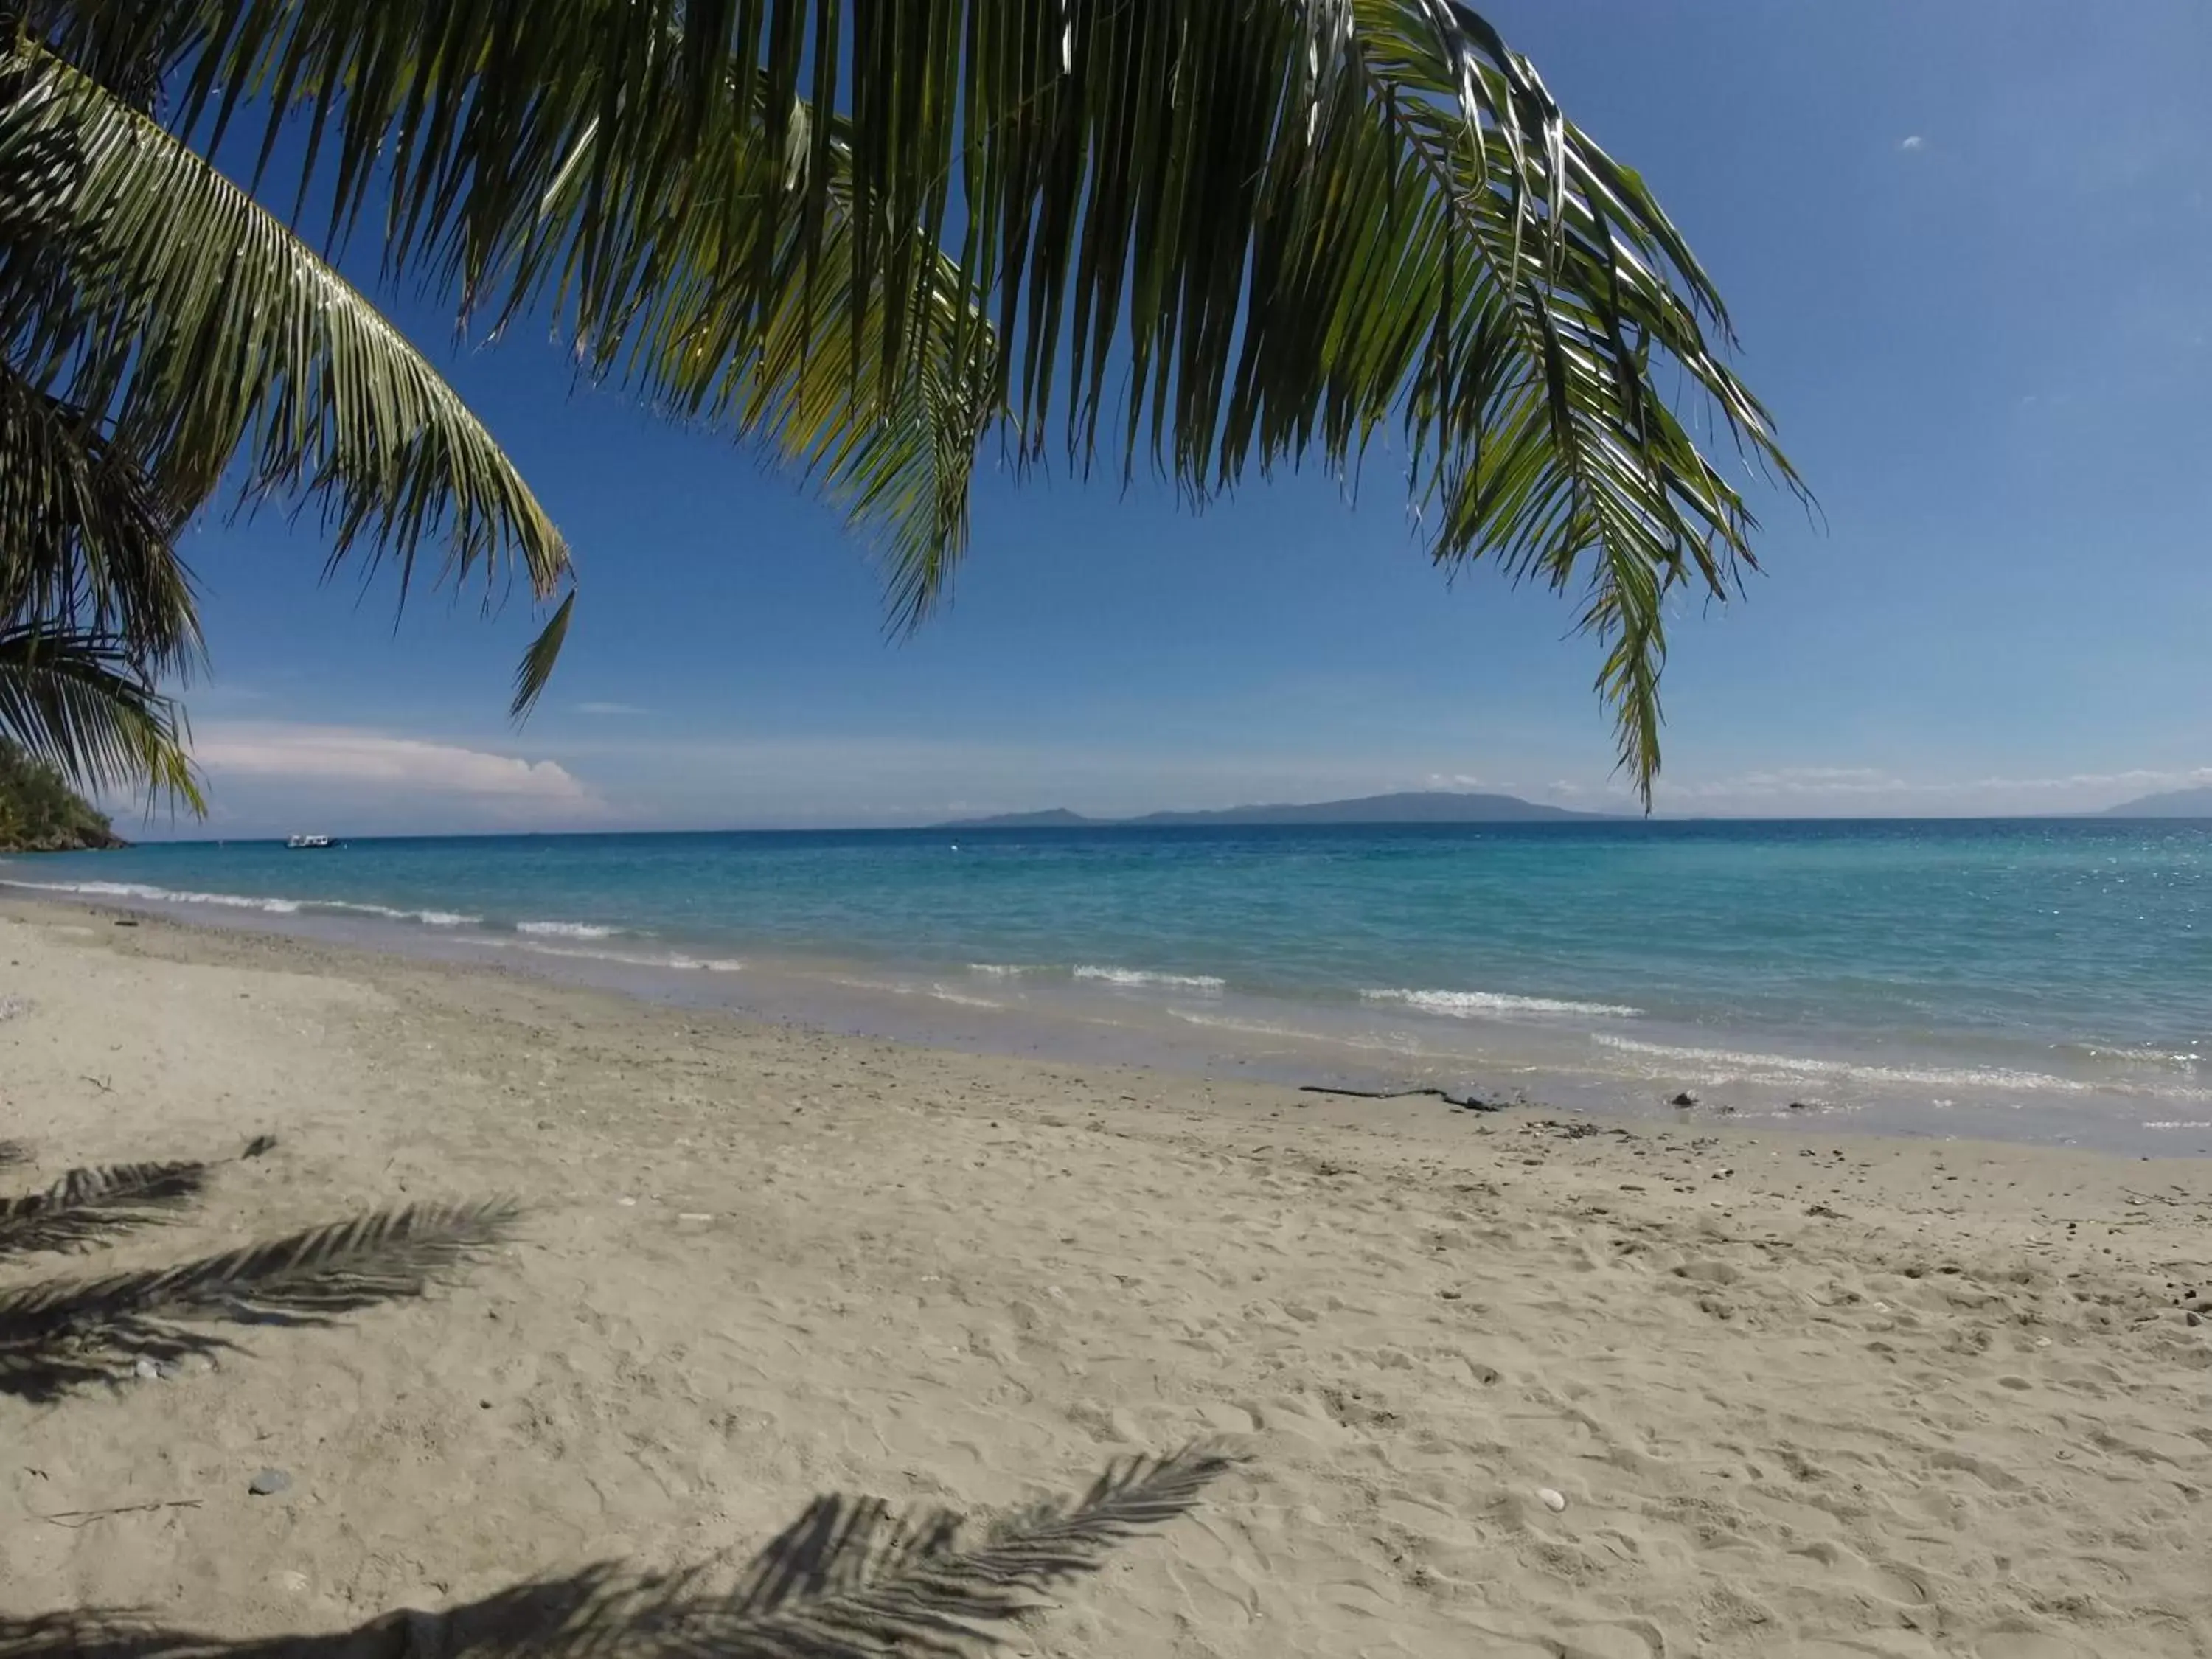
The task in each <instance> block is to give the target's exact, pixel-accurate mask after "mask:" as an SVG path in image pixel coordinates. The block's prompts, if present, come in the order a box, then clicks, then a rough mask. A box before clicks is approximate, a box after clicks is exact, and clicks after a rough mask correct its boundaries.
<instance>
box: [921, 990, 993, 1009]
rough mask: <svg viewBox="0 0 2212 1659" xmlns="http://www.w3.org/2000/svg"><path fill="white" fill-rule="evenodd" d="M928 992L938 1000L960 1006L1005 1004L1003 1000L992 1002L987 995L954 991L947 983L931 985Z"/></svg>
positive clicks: (982, 1006) (975, 1006)
mask: <svg viewBox="0 0 2212 1659" xmlns="http://www.w3.org/2000/svg"><path fill="white" fill-rule="evenodd" d="M928 994H929V995H930V996H932V997H933V998H935V999H936V1000H938V1001H939V1002H950V1003H952V1004H955V1005H956V1006H959V1007H962V1008H1003V1007H1005V1006H1006V1004H1005V1003H1003V1002H994V1000H991V999H990V998H989V997H977V996H970V995H969V994H967V993H966V992H965V991H956V990H954V989H952V987H950V986H947V985H932V986H931V987H929V991H928Z"/></svg>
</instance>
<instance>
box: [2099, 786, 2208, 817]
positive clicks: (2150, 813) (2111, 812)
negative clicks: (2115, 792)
mask: <svg viewBox="0 0 2212 1659" xmlns="http://www.w3.org/2000/svg"><path fill="white" fill-rule="evenodd" d="M2100 816H2101V817H2108V818H2212V784H2208V785H2205V786H2204V787H2201V788H2197V789H2169V790H2166V792H2165V793H2162V794H2156V795H2139V796H2137V797H2136V799H2133V800H2124V801H2122V802H2121V803H2120V804H2119V805H2118V806H2108V807H2106V809H2105V810H2104V811H2103V812H2102V813H2101V814H2100Z"/></svg>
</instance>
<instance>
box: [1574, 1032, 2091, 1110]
mask: <svg viewBox="0 0 2212 1659" xmlns="http://www.w3.org/2000/svg"><path fill="white" fill-rule="evenodd" d="M1596 1041H1597V1042H1598V1043H1599V1044H1600V1045H1601V1046H1602V1047H1605V1048H1615V1049H1619V1050H1620V1051H1622V1052H1623V1053H1626V1054H1643V1055H1647V1056H1649V1057H1650V1058H1651V1059H1653V1060H1668V1061H1672V1062H1675V1063H1677V1064H1679V1065H1686V1066H1704V1067H1706V1068H1708V1069H1707V1076H1708V1077H1709V1078H1711V1079H1714V1080H1719V1079H1723V1078H1725V1079H1731V1080H1736V1081H1748V1082H1757V1081H1759V1079H1761V1078H1762V1077H1765V1078H1770V1079H1774V1080H1777V1081H1795V1080H1796V1079H1804V1078H1823V1079H1838V1080H1844V1081H1856V1082H1861V1083H1872V1084H1884V1083H1905V1084H1913V1085H1921V1086H1924V1087H1928V1088H1937V1089H2012V1090H2018V1091H2022V1092H2027V1093H2037V1094H2067V1095H2086V1094H2095V1093H2097V1092H2099V1091H2100V1089H2101V1088H2103V1087H2104V1086H2105V1085H2099V1084H2094V1083H2084V1082H2081V1081H2080V1080H2079V1079H2075V1078H2065V1077H2053V1076H2051V1074H2050V1073H2047V1072H2022V1071H2018V1070H2015V1068H2013V1067H2010V1066H1881V1065H1871V1064H1868V1063H1865V1062H1863V1061H1858V1060H1813V1059H1808V1058H1807V1057H1806V1056H1804V1055H1802V1054H1759V1053H1755V1052H1747V1051H1745V1050H1742V1049H1737V1048H1687V1047H1680V1048H1678V1047H1676V1046H1675V1045H1674V1044H1672V1043H1666V1042H1638V1041H1637V1040H1636V1039H1635V1038H1633V1037H1621V1036H1607V1035H1605V1034H1604V1033H1602V1032H1601V1033H1599V1034H1598V1035H1597V1037H1596Z"/></svg>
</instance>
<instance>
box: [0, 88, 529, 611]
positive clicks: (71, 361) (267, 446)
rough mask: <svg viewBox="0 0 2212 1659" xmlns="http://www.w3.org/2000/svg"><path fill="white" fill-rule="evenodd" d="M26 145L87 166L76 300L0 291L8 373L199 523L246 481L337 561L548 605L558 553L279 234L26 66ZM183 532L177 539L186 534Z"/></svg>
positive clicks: (524, 507)
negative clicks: (30, 135) (311, 532)
mask: <svg viewBox="0 0 2212 1659" xmlns="http://www.w3.org/2000/svg"><path fill="white" fill-rule="evenodd" d="M8 68H9V77H10V79H11V81H13V82H14V83H15V86H14V92H13V95H12V96H10V97H9V98H7V99H6V100H5V101H4V104H0V149H4V147H5V144H6V142H7V137H8V134H9V130H10V129H25V128H33V129H41V128H51V127H52V126H55V125H58V126H59V127H60V129H61V130H62V131H64V133H65V134H66V135H67V137H68V139H69V141H70V143H72V144H73V145H74V147H75V151H76V158H77V165H76V172H75V175H74V178H73V180H72V185H71V188H70V190H69V191H68V192H67V194H66V197H65V201H66V210H67V211H66V222H65V223H64V224H63V225H61V226H59V227H57V228H53V229H52V231H51V232H50V235H51V237H52V240H56V241H58V242H61V243H62V244H63V245H64V255H63V258H64V261H65V265H66V270H65V276H66V286H65V289H64V293H63V295H62V297H61V298H60V299H59V300H58V301H56V300H55V299H54V298H53V296H52V289H46V290H45V291H44V292H41V291H40V289H37V288H34V289H32V290H31V291H30V292H27V293H26V292H24V291H22V290H21V289H17V290H15V291H13V292H10V291H8V290H5V289H0V301H4V304H5V309H4V311H0V319H4V321H5V323H6V325H7V338H8V340H9V344H10V347H11V352H10V355H11V357H12V359H13V361H14V362H15V363H16V364H17V365H18V366H19V368H20V370H21V374H23V377H24V379H25V380H27V381H28V382H29V383H30V385H31V386H33V388H35V389H36V390H38V391H40V392H47V393H50V394H52V395H55V396H57V397H59V398H66V401H67V403H68V404H70V406H71V407H72V409H73V410H74V411H75V418H76V421H77V422H78V423H79V424H80V425H82V426H85V427H88V428H91V429H93V430H94V431H97V432H98V433H100V434H101V435H102V436H103V438H104V440H105V441H106V443H107V444H108V445H109V446H110V447H112V448H114V449H116V450H118V451H120V452H121V453H124V454H126V455H128V456H130V457H131V458H133V459H134V460H135V463H136V465H137V466H138V467H139V468H141V469H142V470H143V473H144V475H145V477H147V478H148V480H149V482H150V483H151V485H152V487H153V488H154V489H155V491H157V492H158V493H159V495H160V497H161V499H162V500H164V501H168V502H172V503H176V504H178V505H179V507H182V508H183V509H185V510H187V511H188V510H190V509H191V508H192V507H197V506H198V505H199V504H200V503H202V502H204V501H208V500H209V499H210V498H211V497H212V496H213V495H215V494H216V491H217V489H219V488H220V487H221V486H222V483H223V482H224V480H225V476H226V474H227V473H228V472H230V471H232V469H234V468H235V469H236V470H237V473H238V476H239V477H240V484H241V489H242V492H243V495H244V496H245V497H246V499H247V500H249V501H252V500H259V499H263V498H266V497H272V496H273V497H277V498H280V499H283V500H284V501H288V502H290V503H293V504H295V505H300V506H306V507H313V508H315V509H317V510H319V513H320V514H321V518H322V521H323V527H324V530H325V534H326V536H327V538H328V544H329V547H330V557H331V560H332V561H333V562H336V561H338V560H340V559H343V558H344V557H345V556H347V555H348V554H349V553H350V552H352V551H353V550H355V549H356V547H365V548H366V549H367V550H368V554H369V556H370V557H371V558H372V560H374V558H376V557H378V556H382V555H384V554H386V553H387V552H388V553H390V554H392V555H393V556H395V557H396V558H397V559H398V562H399V565H400V576H401V584H402V588H403V592H404V586H405V584H406V582H407V580H408V579H409V577H410V575H411V574H412V572H413V570H414V567H415V562H416V556H417V554H418V551H419V550H421V549H422V548H423V547H424V546H426V545H435V544H438V543H439V542H442V543H443V544H444V550H445V563H446V567H447V570H448V571H449V572H450V574H452V575H453V578H454V579H455V580H464V579H466V578H469V577H471V576H472V575H476V574H486V575H488V576H496V574H498V573H499V572H500V571H501V569H502V568H505V567H506V566H507V563H508V562H510V561H511V562H513V563H514V564H518V565H519V566H520V568H522V570H523V571H524V573H525V574H526V577H527V580H528V582H529V584H530V586H531V588H532V592H534V593H535V594H536V595H537V596H538V597H539V598H541V599H542V598H546V597H550V595H551V594H553V593H554V592H556V590H557V589H558V587H559V586H560V585H561V584H562V582H563V581H564V580H567V578H568V574H569V565H568V549H567V546H566V544H564V543H563V542H562V538H561V536H560V533H559V532H557V531H556V529H555V528H554V526H553V525H552V523H551V521H550V519H548V518H547V516H546V514H545V513H544V509H543V508H542V507H540V506H539V505H538V501H537V500H536V498H535V497H534V496H533V495H532V494H531V492H530V489H529V488H528V486H527V485H526V483H524V482H523V480H522V478H521V477H520V474H519V473H518V472H517V471H515V469H514V467H513V464H512V463H511V462H509V461H508V459H507V457H506V455H505V454H504V453H502V452H501V449H500V448H499V447H498V445H497V444H496V443H495V442H494V441H493V440H492V438H491V436H490V435H489V433H488V432H487V431H486V430H485V429H484V428H483V424H482V422H479V421H478V420H477V418H476V416H474V415H473V414H471V412H470V410H468V408H467V407H466V405H465V404H463V403H462V401H461V399H460V398H459V395H458V394H456V393H455V392H453V389H452V388H451V387H450V386H447V384H446V383H445V381H444V380H441V378H440V377H439V375H438V374H437V373H436V372H435V370H434V369H433V368H431V366H430V365H429V363H428V362H427V361H425V360H424V359H423V358H422V356H421V355H420V354H419V353H418V352H416V350H415V349H414V348H413V347H412V346H411V345H410V344H409V343H408V342H407V341H406V340H405V338H404V337H402V336H401V335H400V334H399V332H398V331H397V330H396V329H394V328H393V327H392V325H391V324H390V323H388V322H387V321H386V320H385V319H384V318H383V317H382V315H381V314H380V313H378V312H377V310H376V309H375V307H374V306H372V305H371V304H369V302H368V301H367V300H366V299H365V298H364V297H363V296H362V295H361V294H360V293H359V292H358V291H356V289H354V288H353V287H352V286H351V285H350V284H349V283H347V282H345V280H344V279H343V277H341V276H338V274H337V272H336V271H335V270H332V269H331V267H330V266H329V265H327V264H325V263H324V262H323V261H322V260H321V259H320V258H318V257H317V256H316V255H315V254H314V253H313V251H312V250H311V249H309V248H308V246H307V245H306V244H305V243H303V242H302V241H301V240H299V239H298V238H297V237H295V235H293V234H292V233H291V232H290V231H289V229H288V228H286V227H285V225H284V224H283V222H282V221H280V220H279V219H277V218H276V217H275V216H272V215H271V214H270V213H269V212H268V211H267V210H264V209H263V208H262V207H261V206H260V205H259V204H257V203H256V202H255V201H254V200H253V199H252V197H251V196H249V195H248V194H247V193H246V191H243V190H241V189H240V188H239V187H238V186H237V185H234V184H233V183H231V182H230V180H229V179H227V178H226V177H224V176H223V175H222V173H219V172H217V171H216V169H215V168H214V167H210V165H209V164H208V163H207V162H206V161H203V160H202V159H201V158H200V157H199V156H198V155H196V154H194V153H193V152H192V151H191V149H189V148H187V147H186V146H185V145H183V144H181V143H178V142H177V141H176V140H175V139H174V138H173V137H171V136H170V135H169V134H168V133H167V132H166V131H163V130H162V129H161V127H160V126H159V125H156V124H155V123H154V122H153V121H151V120H149V118H146V117H144V116H143V115H141V114H139V113H138V112H137V111H136V110H134V109H132V108H131V107H130V106H128V105H127V104H125V102H124V101H122V100H119V99H118V98H115V97H114V96H112V95H111V94H109V93H108V92H107V91H106V89H105V88H102V87H101V86H100V85H99V84H98V83H97V82H94V81H93V80H91V79H89V78H88V77H86V76H82V75H79V74H78V73H76V70H73V69H72V68H70V66H69V64H67V63H65V62H64V61H63V60H62V59H60V58H55V57H52V56H50V55H47V54H45V53H42V52H39V51H38V50H37V49H36V48H35V47H30V46H26V47H25V48H23V49H22V50H21V52H19V53H17V54H16V56H15V58H14V59H13V60H12V61H11V62H10V63H9V66H8ZM173 516H176V517H177V518H179V520H180V519H181V513H177V514H175V515H173Z"/></svg>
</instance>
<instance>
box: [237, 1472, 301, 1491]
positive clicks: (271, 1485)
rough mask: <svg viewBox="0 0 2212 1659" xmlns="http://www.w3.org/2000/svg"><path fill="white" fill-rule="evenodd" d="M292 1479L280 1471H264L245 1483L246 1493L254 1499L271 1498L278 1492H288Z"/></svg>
mask: <svg viewBox="0 0 2212 1659" xmlns="http://www.w3.org/2000/svg"><path fill="white" fill-rule="evenodd" d="M291 1486H292V1477H291V1476H290V1475H289V1474H285V1473H284V1471H283V1470H282V1469H264V1470H262V1471H261V1472H260V1473H259V1474H257V1475H255V1476H254V1477H253V1479H252V1480H249V1481H247V1482H246V1491H248V1492H252V1494H253V1495H254V1496H255V1497H256V1498H271V1497H274V1496H275V1495H276V1493H278V1492H289V1490H290V1489H291Z"/></svg>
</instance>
